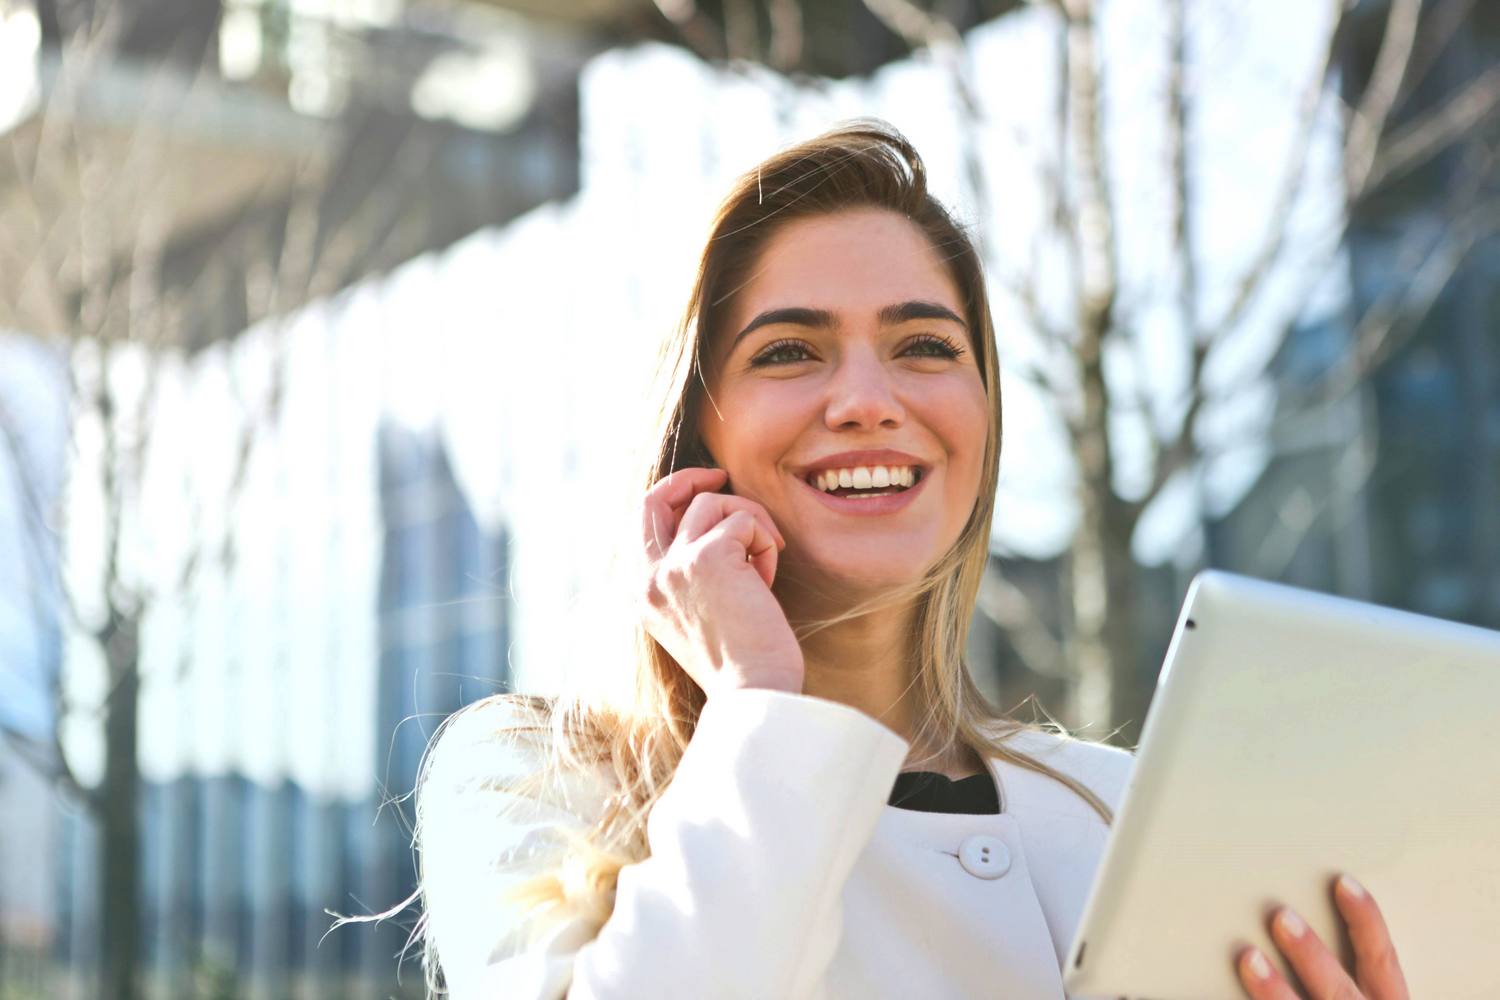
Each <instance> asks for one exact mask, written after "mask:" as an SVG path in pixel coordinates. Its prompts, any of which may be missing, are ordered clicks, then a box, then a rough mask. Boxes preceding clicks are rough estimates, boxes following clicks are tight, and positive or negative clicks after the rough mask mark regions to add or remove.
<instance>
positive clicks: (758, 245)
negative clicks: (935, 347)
mask: <svg viewBox="0 0 1500 1000" xmlns="http://www.w3.org/2000/svg"><path fill="white" fill-rule="evenodd" d="M855 208H880V209H886V210H889V211H893V212H898V213H900V214H901V215H903V216H904V217H905V218H907V219H909V220H910V221H911V222H912V223H913V224H915V225H916V226H917V227H919V228H920V229H921V230H922V231H923V232H924V233H925V234H926V236H927V238H928V239H929V241H930V242H931V245H932V246H933V247H934V249H935V250H936V251H937V252H938V254H939V256H940V257H941V258H942V259H943V261H944V262H945V264H946V266H947V267H948V269H949V273H950V274H951V276H952V278H953V281H954V284H955V285H956V286H957V288H958V290H959V292H960V294H961V296H962V298H963V304H964V308H965V311H966V313H967V315H966V316H965V319H966V321H967V323H968V327H969V329H970V330H971V331H972V341H973V343H972V348H973V350H974V351H975V354H976V359H977V361H978V363H979V368H980V373H981V376H982V378H983V381H984V385H985V391H986V393H987V394H988V397H989V399H990V402H991V406H990V407H989V422H990V425H989V436H988V439H987V443H986V446H985V454H984V460H983V462H984V464H983V477H984V478H983V479H982V480H981V482H982V483H984V484H987V485H985V486H983V487H982V488H981V489H980V492H979V496H978V497H977V499H976V502H975V504H974V508H973V510H972V511H971V513H970V515H969V518H968V521H967V522H966V524H965V525H964V528H963V530H962V532H961V533H960V535H959V538H958V540H957V541H956V542H955V544H954V545H953V547H952V548H951V549H950V550H949V551H948V552H947V553H946V554H945V555H944V556H943V558H942V559H940V560H939V561H938V562H937V564H936V565H934V566H933V567H932V568H931V569H930V570H929V571H928V572H927V573H926V574H925V575H924V576H923V577H922V578H921V579H920V580H918V581H916V582H914V583H912V584H911V585H910V586H908V587H905V588H902V589H901V591H900V592H898V593H894V594H887V595H883V596H882V597H881V598H880V599H879V600H878V601H873V602H867V603H865V604H863V605H861V606H858V607H854V608H850V609H848V610H847V611H845V612H843V613H841V614H840V615H838V616H837V618H835V619H832V620H824V621H820V622H817V623H815V624H811V625H804V626H799V636H801V637H805V636H806V635H807V634H809V633H810V632H812V631H814V630H816V629H820V628H826V627H827V626H829V625H831V624H834V623H835V622H837V621H844V620H848V619H851V618H855V617H858V616H860V615H863V614H867V613H869V612H870V611H871V610H873V609H874V608H875V607H877V606H888V605H891V604H893V603H897V602H907V601H912V602H914V606H915V607H916V609H917V628H916V629H915V634H914V638H913V648H912V649H911V658H912V662H913V663H914V665H915V669H914V680H913V691H914V694H915V697H916V699H917V704H918V705H919V706H921V714H920V723H919V726H918V730H917V732H916V734H915V735H914V737H913V740H912V745H913V746H932V747H936V748H938V749H937V751H936V754H937V755H942V754H946V753H948V752H951V751H952V750H954V749H956V748H957V747H959V746H967V747H970V748H972V749H973V750H975V751H976V752H978V753H979V755H980V756H981V758H991V757H993V758H1000V759H1002V760H1006V761H1009V762H1011V763H1013V764H1016V765H1019V766H1021V767H1024V768H1027V769H1029V770H1032V771H1036V772H1039V773H1041V774H1044V775H1047V776H1049V777H1051V778H1054V779H1056V780H1057V781H1059V782H1061V783H1062V784H1064V785H1066V786H1067V787H1068V788H1070V789H1072V790H1073V791H1074V792H1076V793H1077V794H1078V795H1079V796H1081V797H1082V798H1083V799H1084V800H1085V801H1086V802H1088V804H1089V805H1090V806H1092V807H1093V809H1094V810H1096V811H1097V812H1098V813H1099V815H1100V816H1101V817H1102V818H1103V819H1104V821H1105V822H1106V823H1108V822H1110V821H1111V818H1112V817H1111V815H1110V810H1109V808H1108V806H1107V805H1106V804H1105V803H1104V802H1103V801H1102V800H1101V799H1100V798H1099V797H1098V796H1097V795H1096V794H1095V793H1094V792H1092V791H1091V790H1090V789H1088V788H1087V787H1085V786H1084V785H1082V784H1081V783H1080V782H1078V781H1076V780H1075V779H1073V778H1072V777H1070V776H1068V775H1066V774H1064V773H1062V772H1060V771H1058V770H1056V769H1054V768H1052V767H1050V766H1048V765H1047V764H1046V763H1044V762H1042V761H1039V760H1037V759H1035V758H1033V757H1031V756H1028V755H1027V754H1024V753H1022V752H1020V751H1019V750H1017V749H1015V748H1013V747H1011V746H1008V745H1007V742H1006V741H1007V740H1008V739H1009V738H1010V737H1011V736H1013V735H1015V734H1016V733H1017V732H1020V731H1022V730H1025V729H1030V728H1033V727H1032V726H1031V725H1029V724H1025V723H1021V722H1017V721H1014V720H1012V719H1009V718H1006V717H1005V716H1004V715H1003V714H1002V713H1001V712H1000V711H999V710H998V709H997V708H996V707H995V706H993V705H992V704H990V703H989V702H988V701H987V700H986V699H985V697H984V696H983V695H982V693H981V692H980V690H979V688H978V687H977V686H976V685H975V683H974V680H973V678H972V677H971V676H970V674H969V670H968V667H967V664H966V663H965V659H964V646H965V638H966V635H967V631H968V626H969V620H970V618H971V616H972V614H973V610H974V604H975V598H976V595H977V593H978V590H979V585H980V580H981V576H982V574H983V573H984V570H985V566H986V562H987V560H988V556H989V536H990V523H991V519H992V515H993V513H994V506H995V483H996V477H997V475H998V471H999V461H1000V434H1001V420H1000V380H999V369H998V366H997V363H996V359H995V343H994V329H993V325H992V321H991V318H990V310H989V301H988V296H987V294H986V291H985V282H984V276H983V270H982V267H981V263H980V259H979V254H978V252H977V250H976V248H975V245H974V243H973V241H972V240H970V239H969V237H968V236H967V234H966V233H965V232H964V230H963V229H962V228H961V227H960V226H959V225H958V224H957V223H956V222H955V221H954V220H953V219H952V217H951V216H950V215H949V214H948V212H947V211H946V210H945V209H944V208H943V206H942V205H941V204H940V203H939V202H938V201H937V200H936V199H934V198H933V197H932V196H931V195H930V194H929V193H928V190H927V180H926V174H925V170H924V167H923V164H922V160H921V158H920V157H919V156H918V155H917V152H916V150H915V149H913V148H912V146H911V144H910V143H909V142H908V141H907V140H906V139H905V138H904V137H902V136H901V135H900V134H899V133H897V132H896V131H895V130H894V129H892V128H891V127H890V126H888V125H886V124H884V123H882V122H877V121H858V122H854V123H850V124H848V125H845V126H843V127H840V128H836V129H834V130H832V131H829V132H826V133H824V134H822V135H819V136H817V137H815V138H813V139H809V140H807V141H805V142H801V143H798V144H796V145H794V146H791V147H789V148H787V149H784V150H782V151H781V152H779V153H777V154H776V155H774V156H772V157H770V158H769V159H767V160H766V161H765V162H763V163H761V164H760V165H759V166H757V167H755V168H754V169H752V170H750V171H748V172H746V173H745V174H744V175H743V176H742V177H741V178H740V179H739V180H738V182H737V183H736V184H735V185H734V187H733V189H732V190H731V191H730V193H729V195H728V197H727V198H725V200H724V202H723V203H722V205H721V207H720V209H719V211H718V213H717V215H716V216H715V218H714V222H713V226H712V230H711V233H710V236H709V239H708V242H707V246H706V247H705V249H704V251H703V255H702V257H701V259H700V262H699V267H698V275H697V279H696V281H695V282H694V285H693V290H692V295H691V297H690V299H689V303H688V308H687V311H686V314H685V316H684V317H683V320H682V322H681V324H680V326H678V327H677V328H676V329H675V331H674V332H673V334H672V335H671V336H670V338H669V339H668V340H667V342H666V344H665V345H664V349H663V353H662V358H661V362H662V365H661V374H662V381H661V391H662V395H661V397H660V398H661V399H662V401H663V404H662V406H661V409H660V415H659V423H658V427H657V431H656V437H655V445H654V448H653V450H652V452H651V455H650V460H649V462H648V463H647V464H648V467H647V469H646V470H645V472H646V475H645V476H644V481H643V482H642V483H641V484H640V489H641V492H642V493H643V492H644V491H645V489H646V488H648V487H650V486H651V485H652V484H654V483H656V482H658V481H659V480H661V479H662V478H663V477H665V476H667V475H669V474H670V473H672V472H673V471H674V470H676V469H678V468H681V467H683V466H688V465H700V464H703V462H704V457H705V455H706V452H705V450H704V448H703V443H702V441H701V440H700V439H699V436H698V430H697V426H696V421H697V415H698V414H699V412H700V411H701V407H702V406H703V405H704V403H705V400H706V398H707V397H706V393H707V385H708V372H707V368H706V363H707V360H708V358H709V352H710V346H711V345H712V344H713V343H714V341H715V338H716V337H717V336H719V335H720V334H721V333H722V332H723V329H722V328H723V326H724V322H725V314H726V311H727V309H728V308H729V304H730V302H731V300H732V297H733V294H734V292H735V291H736V290H737V289H738V288H739V287H740V285H741V284H742V283H743V282H744V280H745V277H746V276H747V275H748V274H749V272H750V270H751V268H753V266H754V264H755V262H756V260H757V258H758V256H759V254H760V253H761V252H762V251H763V249H764V247H765V246H766V243H767V241H768V240H769V239H770V237H771V236H772V234H774V233H775V232H777V231H778V229H779V227H781V226H783V225H785V224H786V223H788V222H791V221H793V220H796V219H803V218H807V217H809V216H816V215H825V214H829V213H834V212H839V211H843V210H846V209H855ZM635 642H636V653H635V659H634V665H635V674H634V683H633V687H632V688H631V689H630V690H629V691H628V692H627V693H626V694H625V696H624V697H619V696H616V697H613V698H609V697H606V696H605V695H604V694H602V693H601V692H600V691H598V690H592V691H580V692H577V693H573V694H569V695H566V696H561V697H557V698H554V699H542V698H536V697H526V696H520V695H495V696H492V697H491V698H488V699H484V700H483V701H481V702H476V703H475V704H474V705H471V706H469V707H468V708H466V709H464V710H463V711H462V712H460V713H458V714H457V715H456V716H455V717H454V719H450V720H449V721H448V723H446V724H445V725H444V726H443V727H442V728H440V729H439V731H438V733H436V734H434V738H433V745H434V746H435V745H436V744H437V743H438V741H439V740H440V739H441V738H442V736H443V735H444V733H445V732H447V731H449V727H450V726H451V725H452V723H453V722H454V721H455V720H456V719H458V718H459V717H461V716H463V715H465V714H466V713H469V712H471V711H473V710H475V709H477V708H480V707H482V706H485V705H486V704H487V703H488V704H490V705H491V706H492V707H494V706H493V703H494V702H495V701H497V700H498V701H500V702H503V703H504V704H503V705H502V706H500V707H502V708H503V712H502V713H501V717H502V719H503V720H504V722H503V725H502V727H501V728H502V730H503V731H501V732H489V733H487V734H486V738H491V737H492V738H494V739H497V740H501V741H506V742H509V743H511V744H513V745H517V746H519V745H521V744H523V743H524V744H526V745H527V746H528V747H530V748H531V749H532V750H534V751H536V752H538V753H539V754H540V760H541V764H540V767H539V768H537V769H535V770H533V771H532V772H531V773H529V774H526V775H524V776H522V777H521V778H519V779H517V780H514V781H511V780H506V781H503V782H502V785H503V786H504V787H505V788H506V789H507V790H509V791H511V792H513V793H514V794H516V795H521V796H524V795H529V794H540V792H539V790H540V789H545V788H548V787H553V786H556V785H558V784H560V783H561V782H562V781H563V779H564V778H565V777H567V776H569V775H574V776H576V775H578V774H580V773H584V774H587V773H595V774H598V773H600V772H602V773H603V774H604V775H606V776H607V778H608V781H609V785H610V788H609V797H608V799H607V800H606V804H605V806H604V808H603V811H602V813H601V814H600V815H598V816H597V817H593V818H592V819H593V823H592V826H591V827H589V828H588V829H587V832H586V833H584V834H583V835H582V836H572V837H568V838H566V839H565V840H564V841H563V846H561V847H560V848H559V851H558V854H557V856H556V858H555V859H553V860H554V862H555V863H551V864H550V866H543V867H544V869H545V870H544V872H543V874H541V875H538V876H537V877H536V878H535V879H533V880H531V881H530V882H529V883H527V884H526V885H524V886H522V887H521V889H520V890H519V891H518V892H517V893H516V895H515V900H516V902H517V903H518V905H519V906H520V910H521V912H522V913H524V914H526V915H528V919H529V918H530V917H532V916H535V917H537V918H538V919H540V918H541V917H542V916H544V915H545V916H550V917H554V918H557V917H578V916H583V917H585V918H586V919H588V920H589V921H591V922H592V923H593V924H594V925H595V926H596V927H597V926H598V925H601V924H602V923H603V921H604V920H605V919H607V918H608V916H609V914H610V912H611V910H612V907H613V902H614V887H615V882H616V878H617V876H618V874H619V872H620V869H621V868H622V867H624V866H625V865H627V864H630V863H633V862H635V861H639V860H641V859H643V858H644V857H645V856H646V855H647V853H648V847H647V843H646V820H647V817H649V816H650V814H651V810H652V808H653V806H654V805H655V803H656V801H657V799H658V798H659V797H660V796H661V794H662V792H663V791H665V789H666V787H667V785H668V784H669V783H670V782H671V780H672V776H673V774H674V772H675V771H676V768H677V765H678V762H679V761H680V760H681V759H682V755H683V751H684V750H685V749H686V747H687V745H688V742H689V741H690V740H691V739H692V737H693V731H694V728H695V726H696V725H697V721H698V716H699V713H700V712H701V711H702V709H703V705H704V693H703V691H702V690H701V689H700V688H699V687H698V686H697V684H695V683H694V682H693V681H692V679H691V678H690V677H689V676H688V674H687V673H686V671H684V670H683V669H682V667H681V666H679V665H678V664H677V662H676V661H675V660H674V659H673V658H672V657H671V656H670V655H669V654H668V653H667V651H666V650H665V649H664V648H663V647H662V646H661V645H660V644H659V643H657V642H656V641H655V640H654V639H653V638H651V636H649V635H648V634H647V633H646V632H645V630H644V628H640V627H637V628H636V636H635ZM457 749H458V750H459V752H462V748H457ZM431 756H432V755H431V752H429V762H430V758H431ZM427 773H428V762H424V767H423V776H422V778H421V779H419V788H420V787H421V785H422V783H423V782H425V781H426V777H427ZM486 787H490V788H493V787H495V784H494V782H490V783H489V784H487V785H486ZM421 823H422V810H421V805H420V796H419V805H418V838H419V840H420V837H421ZM419 891H420V890H419ZM421 930H422V926H421V925H419V928H418V932H419V933H420V932H421ZM425 959H426V964H427V968H428V977H429V984H431V982H432V976H433V972H434V971H435V956H434V954H433V951H432V947H431V942H430V940H429V941H428V946H427V950H426V955H425Z"/></svg>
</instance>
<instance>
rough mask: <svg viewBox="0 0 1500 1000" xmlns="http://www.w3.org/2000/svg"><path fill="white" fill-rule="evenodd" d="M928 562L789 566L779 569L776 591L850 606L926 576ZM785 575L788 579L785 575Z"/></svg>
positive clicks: (885, 560) (907, 585)
mask: <svg viewBox="0 0 1500 1000" xmlns="http://www.w3.org/2000/svg"><path fill="white" fill-rule="evenodd" d="M926 568H927V567H926V565H925V564H919V563H917V562H915V561H913V562H911V564H910V565H908V564H907V563H906V561H904V560H902V561H897V560H892V559H882V560H878V561H877V560H847V559H845V560H839V561H837V562H834V561H819V562H813V563H806V564H802V565H788V566H786V568H785V570H784V572H783V571H778V573H777V584H778V586H777V587H776V590H777V591H778V592H785V591H787V590H792V589H795V590H796V591H798V596H799V597H804V598H811V599H814V600H817V601H819V603H822V602H825V601H826V602H829V603H832V604H839V605H849V604H854V603H857V602H860V601H868V600H873V599H875V598H878V597H880V596H882V595H884V594H889V593H893V592H895V591H898V590H901V589H902V588H904V587H910V586H912V585H913V584H915V583H917V582H918V581H919V580H921V578H922V574H923V572H924V571H925V570H926ZM783 577H784V578H783Z"/></svg>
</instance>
